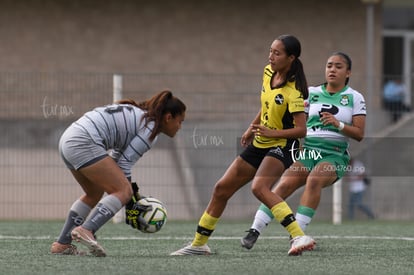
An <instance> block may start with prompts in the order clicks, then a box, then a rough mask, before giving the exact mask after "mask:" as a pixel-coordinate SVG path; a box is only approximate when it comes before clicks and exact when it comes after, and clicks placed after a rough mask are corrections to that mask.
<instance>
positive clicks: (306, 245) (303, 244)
mask: <svg viewBox="0 0 414 275" xmlns="http://www.w3.org/2000/svg"><path fill="white" fill-rule="evenodd" d="M315 245H316V242H315V240H314V239H312V238H311V237H309V236H306V235H305V236H298V237H295V238H293V239H292V240H291V241H290V249H289V251H288V255H289V256H299V255H301V254H302V252H303V251H311V250H313V249H314V248H315Z"/></svg>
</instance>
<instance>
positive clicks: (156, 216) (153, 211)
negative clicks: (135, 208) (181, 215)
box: [138, 197, 167, 233]
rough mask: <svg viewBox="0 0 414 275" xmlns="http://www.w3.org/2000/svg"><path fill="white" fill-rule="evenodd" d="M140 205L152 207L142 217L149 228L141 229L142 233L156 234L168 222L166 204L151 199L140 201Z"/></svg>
mask: <svg viewBox="0 0 414 275" xmlns="http://www.w3.org/2000/svg"><path fill="white" fill-rule="evenodd" d="M138 204H141V205H143V206H151V207H150V208H149V210H148V211H147V212H145V213H144V214H143V216H142V217H143V218H144V220H145V221H146V222H147V223H148V225H149V226H148V227H147V228H142V229H140V231H141V232H144V233H155V232H158V231H160V230H161V228H162V227H163V226H164V224H165V223H166V222H167V208H165V206H164V204H163V203H162V202H161V201H160V200H158V199H156V198H151V197H147V198H142V199H140V200H139V201H138Z"/></svg>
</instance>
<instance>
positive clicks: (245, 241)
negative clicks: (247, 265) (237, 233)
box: [241, 228, 260, 249]
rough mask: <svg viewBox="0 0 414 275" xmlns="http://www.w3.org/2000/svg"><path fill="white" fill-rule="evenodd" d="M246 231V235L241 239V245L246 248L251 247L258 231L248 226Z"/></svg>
mask: <svg viewBox="0 0 414 275" xmlns="http://www.w3.org/2000/svg"><path fill="white" fill-rule="evenodd" d="M246 232H248V233H247V235H246V237H244V238H242V239H241V246H242V247H244V248H246V249H251V248H252V247H253V246H254V244H255V243H256V241H257V239H258V238H259V235H260V233H259V231H257V230H256V229H253V228H250V229H249V230H248V231H246Z"/></svg>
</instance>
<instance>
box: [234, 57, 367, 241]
mask: <svg viewBox="0 0 414 275" xmlns="http://www.w3.org/2000/svg"><path fill="white" fill-rule="evenodd" d="M351 67H352V61H351V59H350V58H349V56H348V55H346V54H345V53H342V52H337V53H334V54H332V55H331V56H330V57H329V59H328V61H327V63H326V69H325V78H326V83H324V84H322V85H320V86H318V87H309V98H308V100H307V101H306V103H305V104H306V112H307V114H308V120H307V123H306V126H307V134H306V137H305V139H304V144H303V146H302V149H301V150H300V151H299V150H292V155H293V158H294V159H295V162H294V163H293V164H292V165H291V166H290V167H289V169H287V170H286V171H285V173H284V174H283V176H282V178H281V179H280V181H279V183H278V184H277V185H276V187H275V189H274V190H273V192H274V193H276V194H278V195H279V196H280V197H282V198H283V199H286V198H288V197H289V196H290V195H291V194H293V192H295V191H296V190H297V189H299V188H300V187H302V186H305V188H304V191H303V194H302V197H301V200H300V205H299V207H298V209H297V212H296V215H295V218H296V220H297V222H298V223H299V225H300V227H301V228H302V230H303V231H305V229H306V226H307V225H308V224H309V223H310V222H311V220H312V217H313V216H314V214H315V211H316V209H317V207H318V205H319V201H320V198H321V192H322V189H323V188H325V187H328V186H331V185H332V184H333V183H334V182H336V181H337V180H338V179H340V178H341V177H342V176H343V175H344V173H345V172H346V171H347V169H348V163H349V159H350V156H349V153H348V146H349V139H350V138H352V139H355V140H357V141H361V140H362V139H363V137H364V128H365V116H366V106H365V100H364V97H363V95H362V94H361V93H359V92H357V91H356V90H354V89H352V88H351V87H349V86H348V82H349V76H350V74H351ZM272 219H273V214H272V213H271V211H269V209H268V208H267V207H266V206H265V205H263V204H262V205H261V206H260V207H259V209H258V211H257V212H256V215H255V219H254V222H253V224H252V226H251V228H250V230H249V231H248V232H249V233H248V234H247V236H245V237H244V238H242V240H241V244H242V246H243V247H245V248H247V249H251V248H252V247H253V245H254V243H255V242H256V240H257V238H258V237H259V235H260V233H261V232H262V230H263V229H264V228H265V227H266V225H267V224H268V223H269V222H270V221H271V220H272Z"/></svg>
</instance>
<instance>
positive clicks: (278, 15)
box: [0, 0, 381, 218]
mask: <svg viewBox="0 0 414 275" xmlns="http://www.w3.org/2000/svg"><path fill="white" fill-rule="evenodd" d="M380 15H381V7H380V6H377V7H376V8H375V18H376V20H377V21H376V25H375V48H374V49H372V51H374V56H375V58H374V59H375V60H374V61H375V72H374V78H375V91H378V92H377V94H378V96H374V100H373V102H370V103H369V104H370V105H371V106H372V109H371V112H372V113H375V114H377V113H380V111H379V100H380V92H379V91H380V89H379V87H380V86H379V85H380V80H381V75H380V74H381V36H380V31H381V24H380V21H379V20H380ZM365 16H366V10H365V6H364V5H363V4H362V3H361V1H360V0H347V1H342V0H331V1H327V0H325V1H324V0H312V1H302V0H291V1H288V2H286V1H279V0H275V1H268V2H260V1H254V0H227V1H225V0H216V1H214V0H213V1H211V0H200V1H191V0H181V1H179V0H172V1H169V0H160V1H141V0H134V1H133V0H123V1H98V0H71V1H56V0H42V1H12V0H8V1H6V0H0V37H1V43H0V56H1V60H2V62H0V74H1V76H2V77H1V78H0V89H1V90H0V118H1V119H3V120H2V121H1V127H2V129H5V130H4V131H6V132H7V133H10V135H5V138H3V139H1V140H0V141H1V143H2V144H1V147H2V154H1V159H0V160H1V163H2V164H3V165H2V166H1V167H0V169H1V171H2V174H3V175H6V176H7V177H6V176H5V177H4V178H10V179H9V180H7V182H6V181H3V183H4V184H3V185H2V186H1V188H2V189H1V194H2V199H1V201H2V202H3V207H2V210H1V212H0V218H62V217H64V216H65V215H66V209H67V207H68V205H69V204H70V201H72V200H73V199H74V197H76V196H77V195H78V193H79V188H78V187H77V185H76V184H74V183H73V180H72V179H71V178H70V177H68V175H67V174H65V173H66V172H67V171H65V170H64V167H63V165H62V164H61V163H60V162H59V160H58V157H57V156H56V154H57V152H56V151H55V150H56V149H55V145H56V143H57V139H58V137H59V133H60V132H61V131H62V129H63V128H64V126H66V125H67V124H68V122H69V121H71V120H73V119H75V118H76V117H78V116H80V115H81V114H82V112H83V111H84V110H86V109H88V108H91V107H92V106H96V105H100V104H104V103H108V102H109V101H110V100H111V94H110V93H111V89H112V87H111V85H112V83H111V82H110V81H108V80H105V81H101V82H102V83H104V85H101V84H99V85H98V84H94V83H93V84H90V83H89V84H85V85H83V86H82V85H79V83H80V82H82V79H83V78H82V74H84V75H87V76H88V77H89V76H90V75H91V74H97V75H107V74H109V75H111V74H113V73H121V74H123V75H129V76H130V78H132V79H129V81H127V82H126V85H127V95H128V96H131V97H134V98H135V96H136V95H137V94H136V93H135V92H134V91H140V92H143V93H144V94H145V95H147V93H148V92H152V91H157V90H159V89H163V88H165V87H170V88H171V89H172V90H173V91H177V92H178V93H179V94H180V93H181V95H184V96H185V97H186V100H187V102H188V106H189V116H188V118H187V123H188V124H187V125H188V126H186V127H187V128H185V129H183V130H185V131H183V135H184V136H181V138H180V139H179V141H178V142H180V141H181V142H183V141H184V143H185V141H187V142H191V141H188V139H189V138H192V136H191V135H192V133H193V131H194V129H196V128H198V129H199V130H200V131H204V134H205V135H210V136H211V134H212V132H214V131H219V132H220V133H219V134H217V135H230V137H229V141H226V146H223V147H219V148H214V149H215V150H212V149H213V148H210V147H209V146H211V147H214V144H209V146H207V147H208V148H202V149H206V150H207V151H206V152H207V153H206V152H200V151H201V150H199V149H200V148H198V151H194V150H193V149H194V148H191V150H189V149H188V148H187V149H184V150H181V151H178V152H184V156H181V157H180V156H177V155H174V154H173V155H171V153H170V152H165V151H164V152H163V151H162V149H160V150H161V151H156V152H153V155H152V157H148V158H146V159H144V160H143V162H142V163H140V165H142V167H144V170H143V171H144V173H141V172H138V171H137V172H136V173H137V174H136V177H137V178H139V179H140V180H141V181H142V182H143V184H144V187H145V188H148V189H147V190H150V191H148V192H151V193H153V195H154V196H163V197H164V196H165V198H166V200H167V202H168V203H169V204H170V205H172V206H171V207H172V208H171V209H172V211H170V212H171V217H173V218H197V217H198V216H199V214H200V212H201V211H202V209H204V207H205V205H206V203H207V202H208V198H209V195H210V191H211V189H212V187H213V185H214V182H215V181H216V180H217V179H218V177H219V176H220V175H221V174H222V173H223V171H224V170H225V168H226V167H227V165H228V164H229V162H230V161H231V160H232V159H233V158H234V156H235V152H234V151H235V145H234V139H235V138H236V137H237V135H238V134H237V133H241V131H242V129H243V127H244V125H245V124H246V123H248V121H249V120H250V118H251V117H252V116H253V115H254V112H256V110H257V108H258V107H257V106H256V104H257V102H258V101H255V100H252V96H251V95H248V96H241V97H240V98H237V97H236V96H239V95H240V94H244V95H245V94H246V92H250V91H252V93H254V92H256V90H259V87H260V85H261V83H260V77H261V73H262V70H263V66H264V65H265V64H267V62H268V49H269V46H270V44H271V42H272V41H273V39H274V38H276V37H277V36H279V35H280V34H285V33H290V34H293V35H295V36H297V37H298V38H299V39H300V41H301V43H302V56H301V59H302V62H303V64H304V67H305V70H306V73H307V77H308V82H309V84H315V85H316V84H319V83H321V82H323V81H324V66H325V62H326V59H327V57H328V56H329V55H330V54H331V53H332V52H334V51H344V52H347V53H348V54H349V55H350V56H351V57H352V59H353V75H352V77H351V85H352V86H353V87H354V88H356V89H358V90H360V91H361V92H362V93H365V89H366V67H365V66H366V64H365V60H366V47H365V45H366V44H365V41H366V37H365V36H366V33H365V29H366V25H365V24H366V18H365ZM41 72H45V73H47V74H50V73H52V74H56V75H53V76H52V78H51V79H52V80H49V78H48V80H46V81H44V82H43V80H42V79H43V75H42V74H40V75H39V73H41ZM22 73H23V74H22ZM25 73H29V74H25ZM32 73H35V75H34V76H33V75H32ZM10 74H11V75H12V77H10ZM71 74H76V77H73V78H71V77H69V78H61V75H71ZM15 75H17V76H18V77H14V76H15ZM131 75H132V76H134V75H139V76H140V77H138V78H135V79H134V78H133V77H131ZM142 75H146V77H142ZM4 76H7V77H4ZM39 83H40V84H39ZM131 83H132V84H131ZM78 85H79V86H78ZM4 87H5V88H4ZM16 87H18V89H15V88H16ZM256 87H257V88H256ZM210 92H215V94H214V95H212V94H209V93H210ZM221 92H224V96H223V95H220V93H221ZM232 93H234V94H232ZM141 95H142V94H141ZM253 95H254V94H253ZM235 97H236V98H237V99H236V100H235V99H234V98H235ZM45 98H47V99H48V100H49V101H48V102H50V104H52V105H50V106H52V107H53V106H56V107H70V108H71V110H73V113H69V114H67V115H68V116H64V117H63V118H62V117H60V116H59V115H54V116H52V117H48V118H47V117H45V116H44V113H42V107H41V106H42V104H43V103H44V100H45ZM257 100H258V99H257ZM229 102H231V103H232V107H233V105H236V107H234V108H235V109H237V110H236V111H234V110H233V109H231V108H230V110H231V111H233V112H231V113H229V114H223V109H225V107H226V106H227V105H229ZM249 103H251V104H249ZM243 106H244V107H243ZM72 107H73V109H72ZM223 117H224V118H226V122H223V123H218V124H217V121H218V120H219V119H220V120H219V121H221V119H223ZM16 118H19V121H17V120H16ZM236 119H237V120H236ZM22 120H23V121H22ZM52 120H53V121H52ZM229 121H230V122H231V121H232V122H233V126H234V127H233V128H232V129H230V130H228V124H226V123H228V122H229ZM377 121H379V122H381V120H371V121H370V123H374V122H375V123H376V122H377ZM379 124H381V123H379ZM13 125H14V126H13ZM34 125H35V126H34ZM380 126H381V125H378V127H380ZM48 127H49V128H48ZM39 129H40V130H39ZM229 131H230V132H229ZM223 133H224V134H223ZM27 146H29V147H33V146H34V147H35V148H34V149H35V150H33V151H30V150H27V149H28V148H27ZM174 146H177V144H175V145H174ZM185 146H188V143H187V145H185ZM185 146H184V147H185ZM36 147H42V148H43V150H45V151H42V150H41V151H39V150H36V149H37V148H36ZM10 148H11V149H12V150H10ZM15 150H16V151H15ZM150 154H152V153H150ZM178 154H180V153H178ZM186 158H187V164H188V165H184V166H180V167H178V166H177V163H179V161H180V160H181V161H182V160H183V159H186ZM22 163H23V166H22ZM166 163H168V165H170V166H168V165H167V164H166ZM10 165H11V166H10ZM166 165H167V169H165V168H166ZM211 165H213V166H212V167H211ZM154 167H155V168H154ZM206 167H207V168H206ZM154 169H155V170H156V171H155V170H154ZM160 170H162V171H164V172H163V173H160V172H158V171H160ZM190 170H191V171H190ZM150 172H151V173H150ZM148 173H149V174H148ZM154 173H156V174H159V176H160V177H158V178H157V179H156V181H158V184H157V185H155V186H158V187H157V188H158V189H150V188H152V187H153V186H152V185H151V186H145V184H146V182H150V181H154V178H153V176H152V175H153V174H154ZM168 183H170V184H171V185H172V186H175V187H174V188H175V189H170V188H171V187H168V188H166V187H165V186H164V185H165V184H168ZM30 184H33V185H31V186H30V188H26V186H27V185H30ZM54 184H56V186H54ZM59 185H62V186H61V187H62V189H59V188H55V187H57V186H59ZM194 187H196V188H195V189H194ZM180 188H184V189H180ZM27 190H29V191H27ZM36 190H37V191H36ZM160 190H161V191H162V192H163V193H162V194H161V193H157V192H160ZM183 190H184V191H185V192H187V191H188V190H190V191H188V192H189V193H188V194H184V193H185V192H183ZM48 191H51V192H50V193H49V192H48ZM177 191H178V192H177ZM18 192H26V193H25V195H24V196H16V195H15V194H18ZM326 193H327V194H328V195H324V198H326V199H325V200H324V201H323V202H322V204H321V213H320V214H319V215H320V217H321V218H323V217H324V218H329V217H330V196H329V194H330V190H327V191H326ZM8 194H9V195H8ZM10 194H14V195H13V196H10ZM32 194H35V196H30V195H32ZM27 196H28V197H27ZM292 199H293V200H295V198H292ZM197 201H198V202H200V203H199V204H196V202H197ZM22 203H23V205H22ZM257 204H258V202H257V201H256V200H255V199H254V198H253V196H252V195H251V193H250V191H249V188H248V187H246V188H244V189H243V190H242V191H241V192H240V194H238V195H237V196H236V197H235V198H233V199H232V201H231V204H230V205H229V210H227V211H226V215H228V216H229V217H233V218H249V217H250V216H251V215H252V214H253V213H254V210H255V209H256V205H257ZM33 205H34V206H33ZM6 206H8V207H9V208H7V207H6ZM182 207H184V209H183V208H182ZM48 209H49V210H48ZM50 209H53V211H52V210H50ZM48 211H50V212H48Z"/></svg>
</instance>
